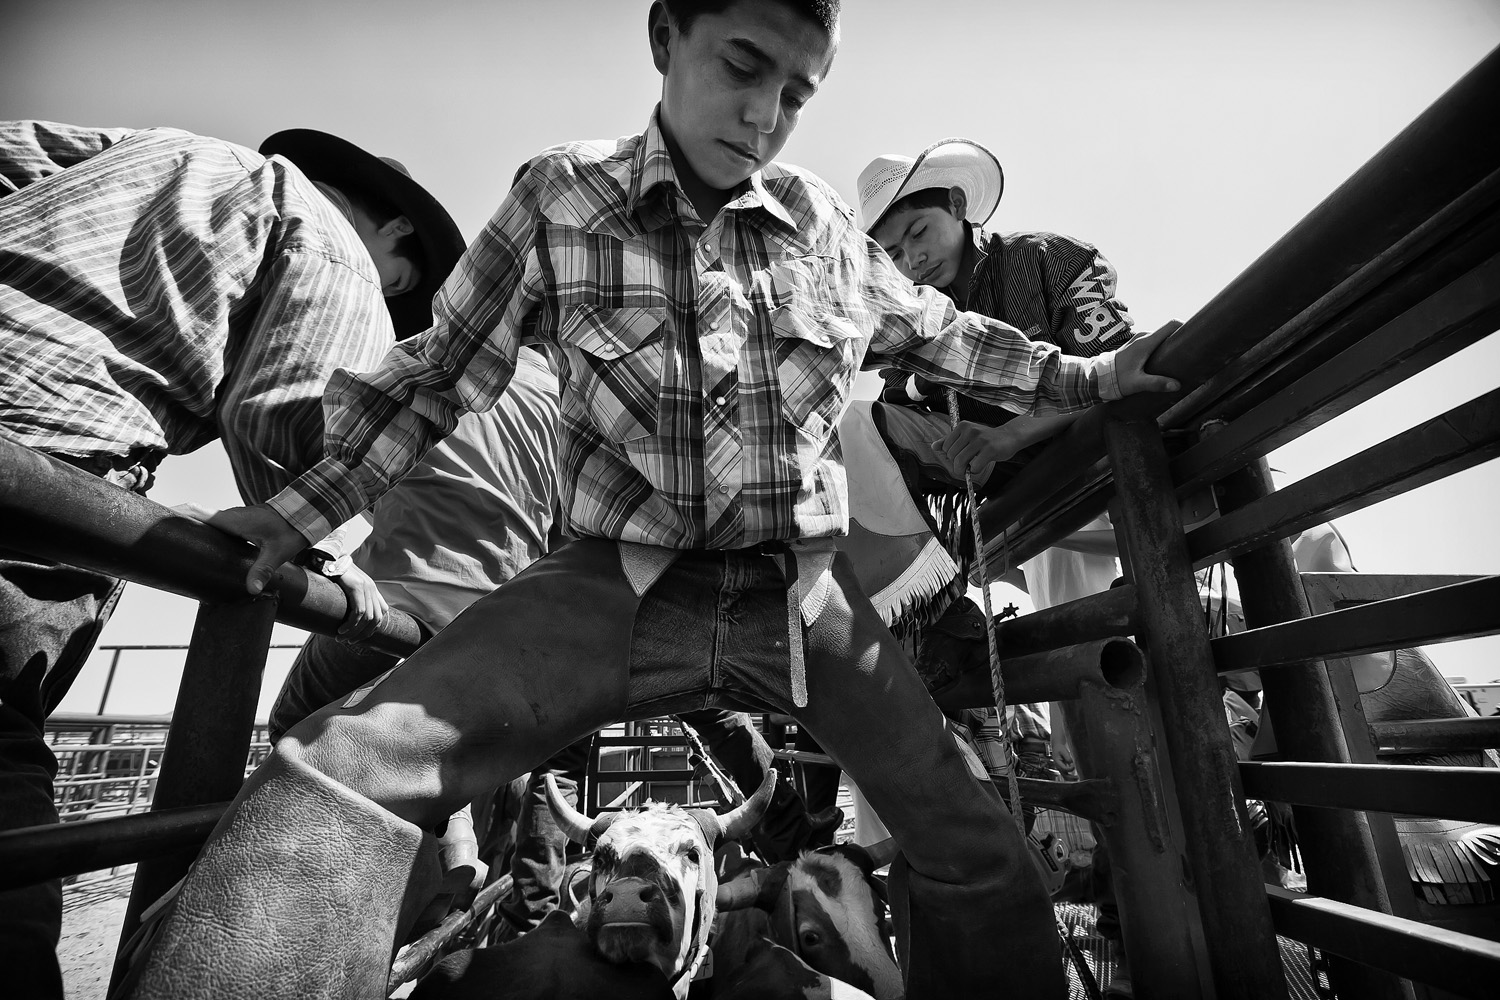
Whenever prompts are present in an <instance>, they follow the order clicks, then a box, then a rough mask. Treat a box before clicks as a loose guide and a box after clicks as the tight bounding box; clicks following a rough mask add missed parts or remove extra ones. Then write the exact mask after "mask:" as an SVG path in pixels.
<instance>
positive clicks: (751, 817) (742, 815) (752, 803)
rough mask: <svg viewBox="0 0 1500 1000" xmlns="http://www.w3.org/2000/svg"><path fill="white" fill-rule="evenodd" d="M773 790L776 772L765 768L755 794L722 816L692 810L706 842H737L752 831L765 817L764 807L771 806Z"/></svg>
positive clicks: (773, 769)
mask: <svg viewBox="0 0 1500 1000" xmlns="http://www.w3.org/2000/svg"><path fill="white" fill-rule="evenodd" d="M775 788H776V770H775V768H767V769H766V776H765V778H763V779H762V780H761V783H760V787H759V788H757V789H756V790H755V794H754V795H752V796H750V797H749V798H748V799H746V800H745V801H744V802H741V803H740V804H739V805H737V806H735V807H734V808H733V809H731V810H729V811H728V812H727V813H725V814H724V815H722V816H719V815H716V814H715V813H711V812H709V811H708V810H707V809H694V810H693V813H694V814H695V815H696V816H697V817H698V825H699V826H701V827H703V833H704V835H705V836H707V837H708V842H709V843H710V844H716V843H719V842H720V841H724V840H739V839H740V838H741V837H743V836H744V835H745V834H747V833H749V832H750V831H751V830H753V829H754V828H755V824H757V823H759V822H760V818H761V817H762V816H763V815H765V812H766V806H768V805H770V804H771V792H772V791H774V790H775Z"/></svg>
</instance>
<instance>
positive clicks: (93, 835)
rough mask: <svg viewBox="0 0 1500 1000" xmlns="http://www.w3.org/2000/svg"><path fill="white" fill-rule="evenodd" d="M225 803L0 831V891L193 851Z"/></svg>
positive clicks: (203, 839) (221, 813)
mask: <svg viewBox="0 0 1500 1000" xmlns="http://www.w3.org/2000/svg"><path fill="white" fill-rule="evenodd" d="M227 808H229V803H227V802H218V803H213V804H211V805H205V806H189V807H186V808H182V809H160V810H153V811H152V812H146V813H134V814H132V815H129V816H115V817H111V818H109V819H93V820H82V821H80V822H77V823H63V824H61V825H52V826H33V827H26V828H24V829H20V830H6V831H0V891H4V890H6V889H16V888H19V887H21V886H23V885H32V884H34V883H37V882H43V881H46V880H47V879H54V878H64V877H66V876H68V875H77V874H79V873H80V872H91V871H98V870H99V869H101V868H113V867H115V866H116V865H128V864H131V863H132V862H136V861H143V860H145V859H146V858H158V857H162V856H164V855H170V854H172V853H174V852H177V851H181V850H183V849H191V850H193V851H194V852H196V851H197V849H198V847H199V845H201V844H202V843H203V841H205V840H206V839H208V834H209V832H210V831H211V830H213V828H214V825H215V824H216V823H218V822H219V817H220V816H222V815H224V810H225V809H227Z"/></svg>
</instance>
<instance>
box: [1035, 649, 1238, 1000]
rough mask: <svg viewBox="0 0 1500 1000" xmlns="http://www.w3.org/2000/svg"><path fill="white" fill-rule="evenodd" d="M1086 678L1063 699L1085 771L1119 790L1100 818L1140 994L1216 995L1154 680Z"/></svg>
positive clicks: (1180, 999) (1179, 999) (1184, 998)
mask: <svg viewBox="0 0 1500 1000" xmlns="http://www.w3.org/2000/svg"><path fill="white" fill-rule="evenodd" d="M1136 673H1137V676H1135V677H1133V678H1130V679H1128V680H1124V679H1122V680H1120V681H1119V682H1116V683H1109V684H1101V683H1099V682H1098V681H1095V680H1087V679H1086V680H1084V681H1083V683H1082V684H1080V685H1079V693H1078V699H1077V700H1076V701H1061V702H1057V703H1055V704H1056V707H1057V708H1058V709H1060V710H1061V712H1062V714H1063V718H1064V719H1066V720H1067V726H1068V732H1069V733H1070V734H1071V736H1072V738H1073V743H1074V749H1075V751H1076V752H1077V754H1078V764H1079V771H1080V774H1082V775H1083V776H1084V777H1089V778H1093V777H1099V778H1107V779H1109V781H1110V782H1111V783H1112V784H1113V785H1114V787H1115V789H1116V790H1117V793H1118V794H1117V796H1116V803H1117V805H1116V812H1115V815H1114V816H1113V817H1111V819H1112V821H1111V822H1106V823H1101V824H1098V825H1097V832H1098V834H1099V839H1100V840H1101V841H1103V846H1104V848H1105V850H1106V851H1108V852H1109V866H1110V872H1111V876H1110V877H1111V880H1112V882H1113V889H1114V895H1115V899H1116V901H1117V903H1118V904H1119V908H1120V930H1121V935H1122V936H1123V938H1124V940H1125V953H1126V956H1127V958H1128V959H1129V962H1130V978H1131V981H1132V982H1133V983H1134V984H1135V990H1136V993H1137V995H1139V996H1143V997H1173V998H1176V1000H1191V998H1196V997H1211V996H1213V979H1212V970H1211V968H1210V963H1209V961H1208V955H1207V950H1206V948H1205V942H1204V937H1203V923H1202V919H1201V917H1200V916H1199V914H1198V903H1197V900H1196V899H1195V898H1194V896H1193V889H1192V885H1191V884H1190V880H1189V879H1188V878H1187V877H1186V874H1185V873H1184V871H1183V864H1182V855H1183V850H1184V845H1183V843H1182V828H1181V822H1180V821H1179V820H1177V819H1176V818H1175V817H1174V816H1172V815H1169V806H1168V802H1167V799H1166V797H1165V795H1164V792H1163V789H1162V777H1161V773H1160V771H1159V769H1158V766H1157V751H1156V748H1155V746H1154V745H1153V743H1154V741H1153V739H1152V734H1151V722H1150V716H1149V714H1148V712H1147V704H1146V684H1145V680H1144V678H1143V677H1142V676H1140V675H1139V671H1137V672H1136Z"/></svg>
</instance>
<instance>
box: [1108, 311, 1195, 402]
mask: <svg viewBox="0 0 1500 1000" xmlns="http://www.w3.org/2000/svg"><path fill="white" fill-rule="evenodd" d="M1180 326H1182V324H1181V323H1179V322H1178V321H1177V320H1175V319H1174V320H1169V321H1168V322H1167V323H1166V324H1165V325H1164V326H1163V327H1162V328H1161V329H1159V330H1157V331H1156V332H1154V333H1148V334H1145V335H1144V336H1141V337H1137V338H1135V339H1134V340H1132V341H1131V342H1130V343H1128V344H1126V345H1125V346H1124V347H1122V348H1120V351H1119V353H1117V354H1116V355H1115V376H1116V377H1117V378H1118V379H1119V381H1120V395H1121V396H1134V395H1135V394H1136V393H1138V392H1176V391H1177V390H1178V389H1180V388H1182V386H1181V384H1180V383H1179V382H1178V381H1177V380H1176V379H1174V378H1170V377H1169V376H1166V375H1153V374H1151V373H1150V372H1148V371H1146V363H1147V362H1148V361H1150V360H1151V352H1153V351H1155V350H1156V349H1157V348H1158V347H1160V346H1161V342H1162V341H1163V340H1166V339H1167V335H1168V334H1170V333H1171V332H1172V331H1173V330H1176V329H1177V328H1178V327H1180Z"/></svg>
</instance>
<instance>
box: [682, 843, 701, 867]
mask: <svg viewBox="0 0 1500 1000" xmlns="http://www.w3.org/2000/svg"><path fill="white" fill-rule="evenodd" d="M682 856H683V857H685V858H687V859H688V863H689V864H694V865H696V864H697V863H698V859H699V857H701V855H699V853H698V848H696V847H689V848H688V849H687V850H686V851H684V852H683V855H682Z"/></svg>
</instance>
